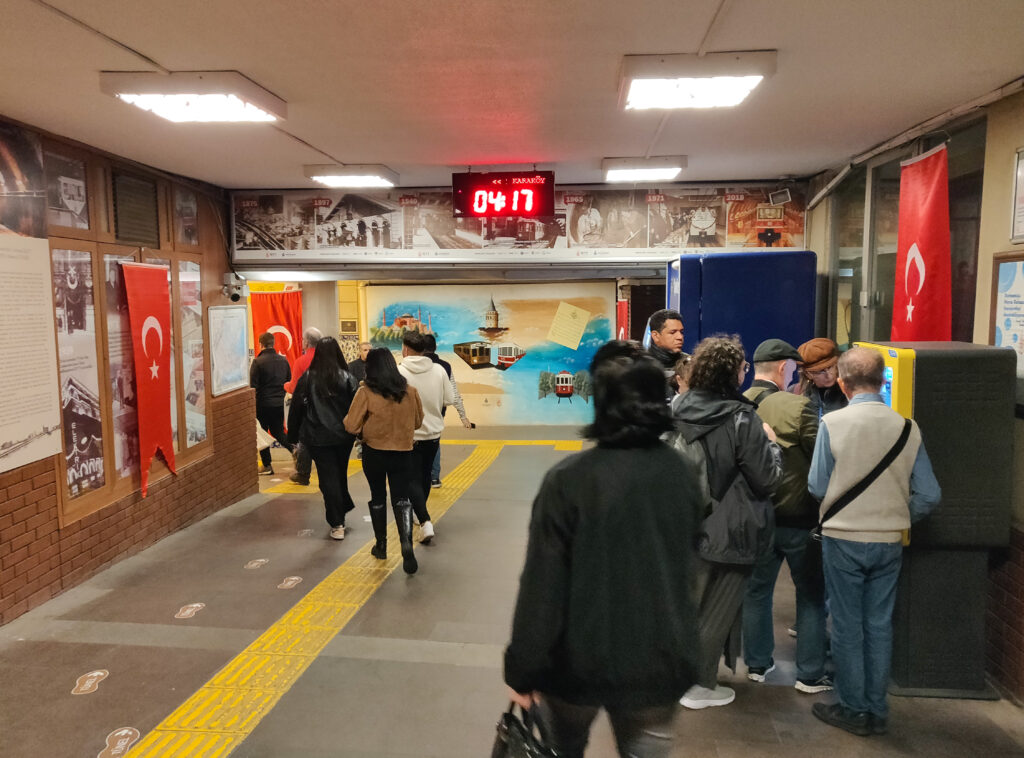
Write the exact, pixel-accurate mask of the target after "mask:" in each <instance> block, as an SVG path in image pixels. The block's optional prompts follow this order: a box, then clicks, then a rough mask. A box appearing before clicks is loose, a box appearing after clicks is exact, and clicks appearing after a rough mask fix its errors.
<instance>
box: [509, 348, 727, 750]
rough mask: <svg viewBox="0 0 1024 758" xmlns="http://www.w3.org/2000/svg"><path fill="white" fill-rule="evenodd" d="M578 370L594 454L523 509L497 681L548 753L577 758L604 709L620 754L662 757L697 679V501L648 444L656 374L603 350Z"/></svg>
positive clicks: (685, 467) (561, 469) (639, 355)
mask: <svg viewBox="0 0 1024 758" xmlns="http://www.w3.org/2000/svg"><path fill="white" fill-rule="evenodd" d="M590 373H591V376H592V377H593V383H594V421H593V423H592V424H590V425H589V426H588V427H587V428H586V430H585V434H586V436H587V437H588V438H589V439H591V440H593V441H594V442H596V446H594V447H592V448H590V449H588V450H585V451H584V452H581V453H576V454H574V455H571V456H569V457H567V458H565V459H564V460H562V461H561V462H560V463H558V464H556V465H555V466H553V467H552V468H551V469H550V470H549V471H548V472H547V474H546V475H545V476H544V480H543V482H542V483H541V486H540V491H539V492H538V493H537V496H536V498H535V499H534V502H533V512H532V516H531V518H530V530H529V542H528V545H527V548H526V562H525V565H524V567H523V572H522V576H521V578H520V580H519V595H518V598H517V600H516V609H515V616H514V620H513V623H512V637H511V641H510V642H509V645H508V648H507V649H506V651H505V682H506V683H507V684H508V685H509V687H510V690H511V693H510V694H511V697H512V699H513V700H514V701H515V702H517V703H519V704H520V705H521V706H523V707H524V708H530V707H531V706H533V707H534V710H535V712H536V714H537V717H538V721H539V722H540V723H541V725H542V726H543V727H544V729H543V730H542V732H543V733H544V734H545V735H546V736H549V740H548V741H549V743H550V745H549V746H550V747H552V748H554V749H555V750H557V751H558V755H559V756H563V757H564V758H581V757H582V756H583V751H584V749H585V748H586V745H587V740H588V734H589V731H590V725H591V723H592V722H593V720H594V718H595V717H596V715H597V712H598V710H600V709H601V708H604V709H605V710H606V711H607V712H608V715H609V718H610V720H611V724H612V729H613V730H614V732H615V739H616V742H617V745H618V752H619V755H621V756H638V757H639V758H660V757H661V756H667V755H668V754H669V752H670V751H671V749H672V743H673V739H674V734H675V730H674V728H673V721H674V719H675V716H676V713H677V712H678V705H677V703H676V701H677V699H678V698H679V696H680V694H681V693H683V692H685V691H686V689H687V688H688V687H689V686H690V685H691V684H692V683H693V682H694V681H695V677H696V669H697V665H698V658H699V655H698V653H697V651H698V647H699V645H698V631H697V608H696V605H695V602H694V598H693V595H692V592H691V587H692V584H693V581H694V573H695V571H696V566H697V563H698V559H697V556H696V552H695V544H696V539H697V529H698V527H699V525H700V521H701V518H702V516H703V513H704V509H705V507H706V505H707V499H706V496H705V495H704V494H703V492H702V491H701V487H700V483H699V480H698V476H697V472H696V470H695V469H694V468H693V467H692V465H691V464H689V463H688V462H687V461H685V460H683V459H682V457H680V456H679V455H678V454H677V453H676V452H675V451H673V450H672V449H671V448H670V447H669V446H668V445H666V444H665V443H663V442H661V441H660V439H659V436H660V435H661V434H662V433H663V432H666V431H667V430H669V429H670V428H671V421H670V419H669V416H668V408H667V406H666V405H665V402H664V394H665V379H664V375H663V373H662V370H661V367H660V366H659V365H658V364H657V363H656V362H655V361H654V360H652V359H651V357H650V356H649V355H647V354H646V352H645V351H644V349H643V348H642V347H641V346H640V345H639V344H638V343H636V342H624V341H613V342H608V343H607V344H605V345H604V346H602V347H601V348H599V349H598V351H597V353H596V354H595V355H594V359H593V361H592V363H591V365H590Z"/></svg>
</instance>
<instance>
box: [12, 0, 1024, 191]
mask: <svg viewBox="0 0 1024 758" xmlns="http://www.w3.org/2000/svg"><path fill="white" fill-rule="evenodd" d="M47 1H48V2H49V3H50V5H52V6H54V7H56V8H59V9H61V10H63V11H65V12H66V13H68V14H71V15H73V16H74V17H75V18H76V19H78V20H79V21H81V22H84V23H85V24H87V25H88V26H90V27H92V28H93V29H95V30H97V31H98V32H101V33H102V34H103V35H106V36H108V37H110V38H112V39H113V40H116V41H117V42H119V43H121V44H123V45H125V46H127V47H129V48H132V49H134V50H136V51H139V52H140V53H143V54H144V55H145V56H148V57H149V58H151V59H152V60H154V61H156V62H157V63H158V64H160V65H161V66H163V67H165V68H167V69H171V70H224V69H234V70H238V71H241V72H242V73H244V74H245V75H246V76H248V77H249V78H251V79H253V80H255V81H256V82H258V83H259V84H261V85H262V86H264V87H265V88H267V89H269V90H270V91H272V92H274V93H275V94H277V95H278V96H279V97H281V98H283V99H284V100H285V101H287V103H288V116H289V117H288V120H287V121H284V122H282V123H281V125H280V129H283V130H284V132H282V131H280V130H278V129H275V128H274V127H272V126H268V125H210V124H171V123H169V122H165V121H163V120H162V119H159V118H156V117H154V116H151V115H149V114H147V113H144V112H142V111H139V110H138V109H136V108H133V107H131V106H128V105H124V104H122V103H120V102H118V101H116V100H114V99H113V98H111V97H109V96H107V95H104V94H102V93H101V92H100V90H99V83H98V80H99V76H98V72H99V71H101V70H139V71H144V70H154V69H153V67H152V66H149V65H146V63H145V62H144V61H143V60H142V59H141V58H139V57H138V56H136V55H134V54H132V53H131V52H129V51H127V50H125V49H123V48H122V47H119V46H118V45H117V44H115V43H114V42H112V41H110V40H108V39H105V38H104V37H102V36H100V35H99V34H96V33H94V32H92V31H89V30H87V29H84V28H82V27H81V26H78V25H76V24H75V23H73V22H71V21H69V20H67V19H65V18H62V17H61V16H60V15H58V14H57V13H55V12H54V11H53V10H51V9H49V8H47V7H44V4H43V3H41V2H40V1H39V0H2V1H0V18H2V19H3V20H2V22H0V72H2V73H0V115H4V116H7V117H9V118H13V119H17V120H19V121H23V122H25V123H28V124H31V125H34V126H37V127H40V128H42V129H45V130H48V131H50V132H53V133H56V134H59V135H64V136H67V137H71V138H73V139H76V140H79V141H81V142H84V143H86V144H89V145H93V146H95V147H98V148H101V149H103V150H106V151H109V152H111V153H114V154H117V155H121V156H124V157H127V158H130V159H133V160H136V161H139V162H142V163H145V164H148V165H151V166H154V167H157V168H160V169H163V170H165V171H170V172H173V173H176V174H181V175H184V176H189V177H193V178H196V179H201V180H204V181H207V182H211V183H213V184H216V185H220V186H223V187H228V188H258V187H267V188H270V187H280V188H285V187H309V186H315V185H314V184H313V183H312V182H311V180H308V179H306V178H305V177H304V176H303V171H302V167H303V164H307V163H325V162H329V161H330V160H331V159H332V158H333V159H335V160H338V161H341V162H345V163H384V164H386V165H388V166H390V167H391V168H393V169H395V170H396V171H398V172H399V174H400V175H401V184H402V185H403V186H409V187H414V186H444V185H447V184H449V183H450V177H449V174H450V173H451V171H452V170H458V171H461V170H465V167H466V166H467V165H473V166H474V167H491V168H494V167H497V166H503V165H506V164H515V165H516V166H522V165H526V166H530V165H532V164H534V163H536V164H537V166H538V168H546V169H553V170H554V171H555V172H556V179H557V181H558V182H559V183H561V184H569V183H590V182H600V181H602V175H601V172H600V162H601V159H602V158H604V157H618V156H642V155H644V154H645V153H647V152H648V151H649V154H651V155H674V154H685V155H688V156H689V168H688V169H686V170H685V171H684V173H683V175H682V176H681V177H680V178H681V179H682V180H684V181H708V180H717V181H721V180H730V179H735V180H750V179H767V180H774V179H777V178H779V177H781V176H790V175H795V176H807V175H810V174H814V173H817V172H819V171H821V170H823V169H826V168H830V167H833V166H836V165H839V164H841V163H843V162H844V161H845V160H847V159H849V158H850V157H851V156H854V155H856V154H858V153H860V152H862V151H865V150H867V149H869V148H871V147H872V146H874V145H876V144H878V143H879V142H881V141H883V140H885V139H887V138H889V137H892V136H893V135H895V134H897V133H899V132H901V131H903V130H904V129H907V128H909V127H911V126H913V125H915V124H917V123H920V122H921V121H924V120H926V119H928V118H930V117H932V116H935V115H937V114H939V113H941V112H943V111H945V110H946V109H949V108H951V107H954V106H957V105H960V104H963V103H966V102H968V101H970V100H973V99H974V98H977V97H979V96H981V95H984V94H985V93H987V92H990V91H992V90H994V89H995V88H997V87H999V86H1001V85H1003V84H1005V83H1007V82H1009V81H1011V80H1014V79H1016V78H1018V77H1020V76H1022V75H1024V44H1022V32H1024V0H972V1H971V2H964V0H843V1H840V0H727V1H726V2H725V3H724V8H723V11H722V15H721V17H720V19H719V22H718V23H717V24H716V25H715V26H714V28H713V30H712V32H711V34H710V36H709V38H708V39H707V42H706V49H707V50H708V51H719V50H723V51H724V50H748V49H777V50H778V51H779V52H778V72H777V73H776V74H775V75H774V76H773V77H771V78H770V79H768V80H767V81H766V82H765V83H764V84H762V85H761V86H760V87H759V88H758V89H757V90H755V91H754V93H753V94H752V95H751V97H750V98H749V99H748V101H747V102H746V103H744V104H742V105H741V106H739V107H737V108H733V109H720V110H715V111H678V112H675V113H673V114H672V115H671V116H669V118H668V120H667V122H666V123H665V124H664V127H663V128H662V129H661V130H660V132H659V126H660V125H661V121H662V116H661V114H660V113H657V112H645V113H640V112H630V113H626V112H623V111H621V110H619V109H618V108H617V98H618V81H617V72H618V68H619V65H620V63H621V60H622V56H623V55H625V54H643V53H687V52H696V51H697V50H698V48H699V47H700V45H701V42H702V40H703V38H704V36H705V33H706V32H707V31H708V28H709V24H710V23H711V20H712V18H713V17H714V15H715V12H716V10H717V9H718V8H719V6H720V5H721V4H722V0H632V2H623V1H622V0H619V1H618V2H610V1H606V0H513V1H512V2H509V1H508V0H501V1H499V0H475V1H470V0H348V1H342V0H303V1H302V2H283V1H282V0H246V1H245V2H241V1H240V0H236V1H235V2H228V1H227V0H132V2H125V0H47ZM289 135H293V136H289ZM293 137H294V138H293ZM321 151H322V152H321ZM325 154H326V155H325ZM327 156H330V158H328V157H327Z"/></svg>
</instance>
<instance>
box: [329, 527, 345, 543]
mask: <svg viewBox="0 0 1024 758" xmlns="http://www.w3.org/2000/svg"><path fill="white" fill-rule="evenodd" d="M331 539H332V540H343V539H345V527H343V526H336V527H334V528H333V529H331Z"/></svg>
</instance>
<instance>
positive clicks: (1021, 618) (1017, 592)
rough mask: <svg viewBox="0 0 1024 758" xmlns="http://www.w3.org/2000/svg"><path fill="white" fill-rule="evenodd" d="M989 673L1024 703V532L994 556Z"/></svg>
mask: <svg viewBox="0 0 1024 758" xmlns="http://www.w3.org/2000/svg"><path fill="white" fill-rule="evenodd" d="M989 578H990V581H989V598H988V619H987V630H988V671H989V673H990V674H991V675H992V676H993V677H994V678H995V679H996V681H997V682H998V683H999V684H1000V685H1001V687H1002V688H1003V689H1004V690H1005V691H1006V692H1007V693H1009V694H1010V695H1011V696H1012V697H1014V698H1015V699H1016V700H1017V701H1018V702H1024V532H1020V531H1017V530H1016V529H1012V530H1011V531H1010V546H1009V548H1007V549H1006V550H1000V551H997V552H995V553H993V562H992V570H991V571H990V574H989Z"/></svg>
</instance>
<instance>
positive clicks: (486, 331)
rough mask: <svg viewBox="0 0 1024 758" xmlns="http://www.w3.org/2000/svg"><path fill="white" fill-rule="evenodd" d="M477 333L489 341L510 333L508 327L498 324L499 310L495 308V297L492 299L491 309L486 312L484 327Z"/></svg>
mask: <svg viewBox="0 0 1024 758" xmlns="http://www.w3.org/2000/svg"><path fill="white" fill-rule="evenodd" d="M477 331H479V332H480V334H482V335H484V336H485V337H487V338H488V339H492V340H493V339H494V338H495V337H500V336H501V335H502V334H504V333H505V332H507V331H508V327H506V326H500V325H499V323H498V309H497V308H495V307H494V297H493V296H492V297H491V308H490V310H488V311H485V312H484V325H483V326H481V327H480V328H479V329H478V330H477Z"/></svg>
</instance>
